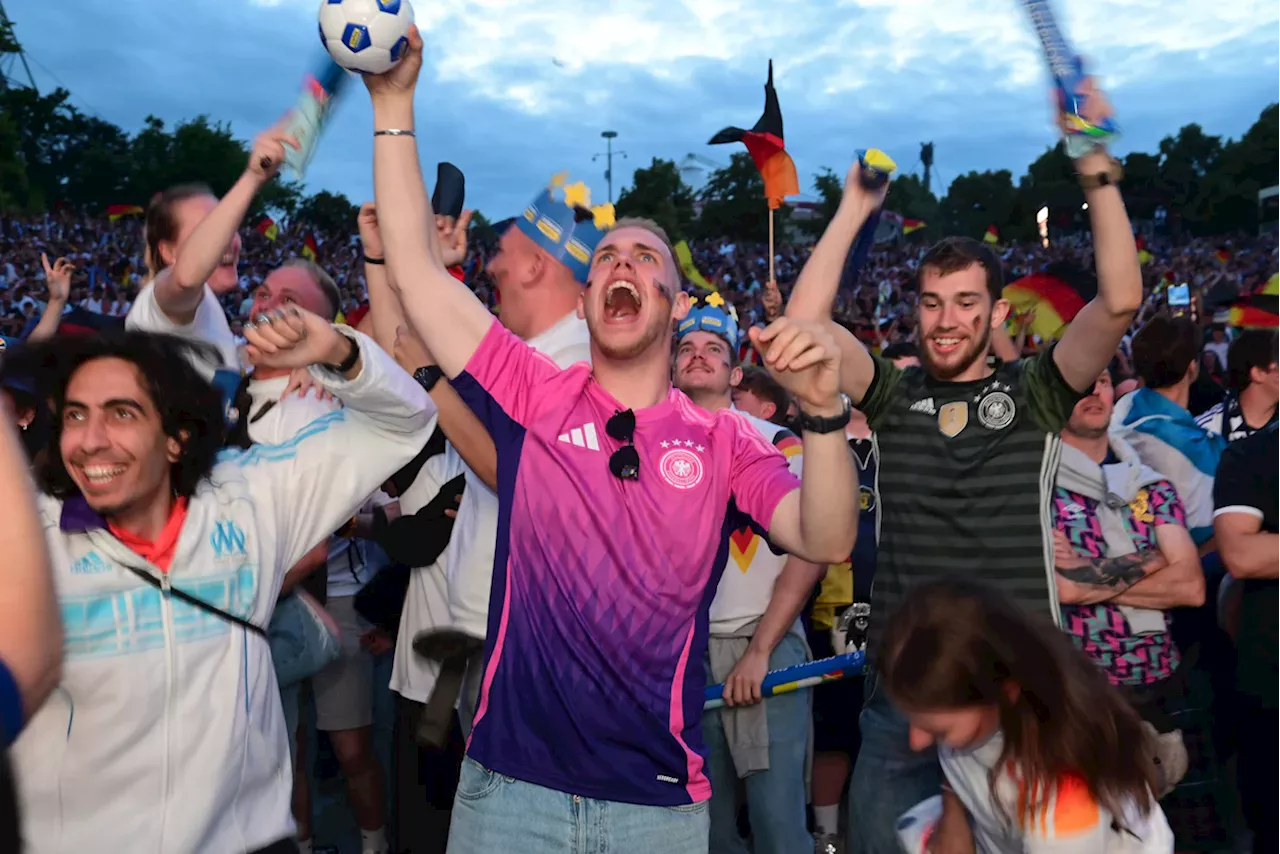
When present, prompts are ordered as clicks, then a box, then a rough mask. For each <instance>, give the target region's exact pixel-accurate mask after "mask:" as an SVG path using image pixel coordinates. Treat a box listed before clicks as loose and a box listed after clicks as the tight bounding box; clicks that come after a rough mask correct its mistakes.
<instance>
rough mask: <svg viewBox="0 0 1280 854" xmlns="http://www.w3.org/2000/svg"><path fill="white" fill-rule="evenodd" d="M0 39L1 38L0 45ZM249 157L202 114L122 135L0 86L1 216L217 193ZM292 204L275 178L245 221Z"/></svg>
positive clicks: (296, 196) (58, 100)
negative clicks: (204, 189)
mask: <svg viewBox="0 0 1280 854" xmlns="http://www.w3.org/2000/svg"><path fill="white" fill-rule="evenodd" d="M3 38H4V34H3V33H0V48H2V46H3ZM248 157H249V149H248V147H247V146H246V145H245V143H244V142H242V141H241V140H239V139H236V138H235V137H234V136H233V135H232V131H231V127H230V125H228V124H226V123H225V122H216V121H213V120H211V119H210V118H209V117H208V116H203V115H200V116H196V117H195V118H192V119H189V120H186V121H183V122H180V123H178V124H177V125H175V126H174V127H173V128H172V129H170V128H168V127H166V126H165V123H164V122H163V121H161V120H160V119H158V118H156V117H155V116H147V118H146V120H145V122H144V124H143V127H142V129H141V130H139V131H138V132H137V133H135V134H133V135H132V136H131V135H129V134H127V133H125V132H124V131H123V130H121V129H120V128H119V127H117V126H116V125H114V124H112V123H111V122H108V121H105V120H103V119H100V118H98V117H96V116H89V115H85V114H84V113H81V112H80V111H79V110H78V109H76V107H75V106H74V105H73V104H71V103H70V93H68V92H67V91H66V90H65V89H55V90H53V91H52V92H50V93H48V94H41V93H40V92H37V91H36V90H34V89H30V88H28V87H22V86H19V87H12V88H8V89H0V210H4V211H8V212H19V213H21V212H26V213H39V212H41V211H44V210H48V209H51V208H54V207H69V208H73V209H77V210H89V211H94V210H98V211H101V210H103V209H105V208H106V207H107V206H108V205H113V204H130V205H141V206H143V207H146V204H147V201H148V200H149V199H150V198H151V196H152V195H154V194H155V193H157V192H159V191H160V190H163V189H164V188H165V187H168V186H171V185H173V184H178V183H183V182H188V181H200V182H203V183H205V184H208V185H209V186H210V187H211V188H212V189H213V191H214V192H215V193H217V194H219V195H221V194H222V193H225V192H226V191H227V190H228V189H229V188H230V187H231V185H232V184H234V183H235V181H236V179H237V178H239V177H240V174H241V173H242V172H243V171H244V167H245V163H246V161H247V160H248ZM301 203H302V189H301V187H300V186H299V185H298V184H297V183H295V182H290V181H286V180H281V179H277V180H276V181H273V182H272V183H271V184H270V185H268V186H267V187H266V188H264V190H263V192H262V193H261V194H260V195H259V197H258V198H257V199H256V200H255V202H254V207H253V208H252V209H251V211H250V216H257V215H260V214H261V213H263V212H264V211H267V210H270V211H271V212H272V213H273V214H274V215H276V216H278V217H281V218H285V219H288V218H290V217H292V216H293V215H294V214H295V213H296V212H297V211H298V210H299V208H300V206H301ZM350 221H351V222H354V218H353V219H351V220H350Z"/></svg>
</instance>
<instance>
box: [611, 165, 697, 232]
mask: <svg viewBox="0 0 1280 854" xmlns="http://www.w3.org/2000/svg"><path fill="white" fill-rule="evenodd" d="M631 182H632V183H631V186H630V187H627V188H626V189H625V190H623V191H622V194H621V195H620V196H618V202H617V205H616V206H615V207H616V210H617V215H618V216H619V217H624V216H639V217H648V218H649V219H651V220H653V221H654V222H656V223H657V224H658V225H660V226H662V228H663V229H664V230H665V231H666V232H667V235H668V236H669V237H670V238H671V239H672V240H681V239H684V238H687V237H690V236H691V234H690V232H691V229H692V226H693V220H694V207H693V202H694V194H693V190H692V189H690V188H689V185H688V184H686V183H685V182H684V178H683V177H682V176H681V175H680V169H679V167H677V166H676V164H675V161H672V160H662V159H660V158H657V157H655V158H653V162H652V163H650V164H649V165H648V166H646V167H644V168H643V169H637V170H636V171H635V173H634V175H632V178H631Z"/></svg>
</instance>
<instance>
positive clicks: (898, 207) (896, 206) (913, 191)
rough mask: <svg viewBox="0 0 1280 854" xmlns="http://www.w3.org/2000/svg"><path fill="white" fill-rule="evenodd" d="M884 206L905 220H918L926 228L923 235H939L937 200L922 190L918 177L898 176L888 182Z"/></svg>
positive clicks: (909, 175) (929, 192)
mask: <svg viewBox="0 0 1280 854" xmlns="http://www.w3.org/2000/svg"><path fill="white" fill-rule="evenodd" d="M885 206H886V207H888V208H889V210H891V211H893V212H894V213H897V214H900V215H901V216H903V217H904V218H906V219H918V220H921V221H922V222H924V223H925V224H926V226H927V228H926V229H925V231H924V232H923V233H925V234H928V233H930V232H932V233H935V234H936V233H940V225H941V224H940V223H938V199H937V197H936V196H934V195H933V193H932V192H931V191H929V190H926V189H925V188H924V181H923V180H921V179H920V176H919V175H912V174H906V175H899V176H898V177H896V178H894V179H893V180H892V181H890V182H889V194H888V195H887V196H886V197H885Z"/></svg>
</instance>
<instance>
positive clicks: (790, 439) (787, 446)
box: [773, 430, 804, 459]
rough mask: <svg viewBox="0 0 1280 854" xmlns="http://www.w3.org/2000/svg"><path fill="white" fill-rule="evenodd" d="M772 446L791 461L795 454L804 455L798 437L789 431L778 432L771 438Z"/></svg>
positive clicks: (802, 446)
mask: <svg viewBox="0 0 1280 854" xmlns="http://www.w3.org/2000/svg"><path fill="white" fill-rule="evenodd" d="M773 446H774V447H775V448H777V449H778V450H779V451H782V455H783V456H784V457H786V458H787V459H791V458H792V457H794V456H795V455H796V454H801V453H804V445H803V444H802V443H801V442H800V439H799V437H797V436H796V434H795V433H792V432H791V431H789V430H788V431H785V432H779V433H778V435H776V436H774V437H773Z"/></svg>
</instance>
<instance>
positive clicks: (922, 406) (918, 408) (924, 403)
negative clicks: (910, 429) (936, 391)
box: [911, 397, 938, 415]
mask: <svg viewBox="0 0 1280 854" xmlns="http://www.w3.org/2000/svg"><path fill="white" fill-rule="evenodd" d="M911 411H912V412H923V413H924V414H925V415H937V414H938V410H937V408H936V407H935V406H934V405H933V398H932V397H926V398H924V399H923V400H917V401H916V402H915V403H913V404H911Z"/></svg>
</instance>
